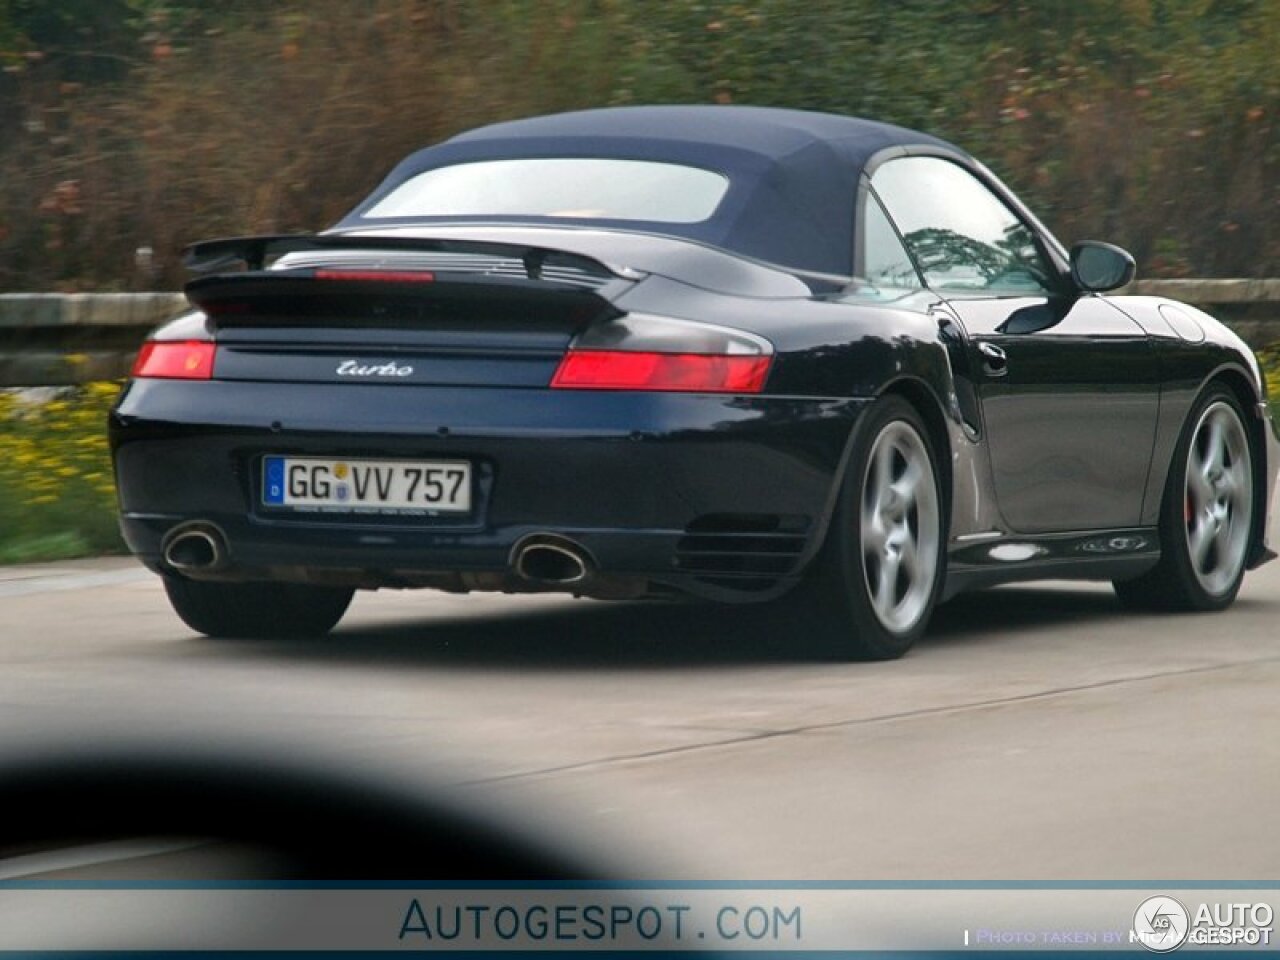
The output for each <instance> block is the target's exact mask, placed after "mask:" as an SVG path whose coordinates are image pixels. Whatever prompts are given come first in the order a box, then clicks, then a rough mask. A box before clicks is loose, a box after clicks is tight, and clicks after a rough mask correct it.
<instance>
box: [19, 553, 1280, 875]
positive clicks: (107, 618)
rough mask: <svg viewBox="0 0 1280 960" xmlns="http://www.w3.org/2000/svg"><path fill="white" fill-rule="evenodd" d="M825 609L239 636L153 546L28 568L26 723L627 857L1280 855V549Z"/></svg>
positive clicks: (598, 615)
mask: <svg viewBox="0 0 1280 960" xmlns="http://www.w3.org/2000/svg"><path fill="white" fill-rule="evenodd" d="M794 639H795V638H794V637H788V636H787V635H786V631H785V630H779V629H778V628H777V627H776V626H774V627H768V626H765V625H763V624H762V623H761V622H760V619H759V618H758V617H757V616H755V615H754V614H753V612H752V611H751V610H750V608H742V609H715V608H697V607H694V608H680V607H656V606H640V607H637V606H611V605H607V604H601V603H594V602H589V601H572V600H565V599H559V598H549V597H536V598H511V597H495V596H487V595H476V596H468V597H448V596H442V595H437V594H430V593H404V594H397V593H390V592H386V593H379V594H362V595H360V596H359V597H358V598H357V600H356V602H355V604H354V605H353V607H352V610H351V611H350V613H349V614H348V616H347V617H346V619H345V620H344V621H343V624H342V625H341V627H340V628H339V630H338V631H337V632H336V633H335V634H334V635H333V636H332V637H330V638H327V639H325V640H322V641H319V642H307V643H292V642H291V643H262V642H226V641H221V642H219V641H211V640H207V639H203V638H200V637H198V636H195V635H193V634H192V633H191V632H190V631H188V630H187V629H186V628H185V627H184V626H183V625H182V624H181V623H180V622H179V621H178V620H177V619H176V617H174V616H173V615H172V613H171V612H170V611H169V608H168V606H167V603H166V601H165V599H164V595H163V592H162V590H161V589H160V586H159V583H158V581H157V580H156V579H155V578H154V577H152V576H151V575H150V574H147V573H146V572H145V571H142V570H141V569H139V568H136V567H135V566H134V565H133V564H132V563H131V562H130V561H128V560H123V559H111V560H97V561H82V562H71V563H60V564H56V565H50V566H32V567H10V568H0V749H3V748H5V747H11V746H13V745H14V744H20V743H25V744H29V743H30V742H32V740H33V738H35V739H39V738H46V737H55V738H62V739H63V741H64V742H65V741H72V742H79V743H90V744H92V743H93V742H95V739H96V738H101V737H106V736H108V735H119V734H120V731H126V732H128V733H129V734H130V735H137V734H146V733H148V732H163V733H164V734H166V735H168V736H177V737H186V738H188V739H190V740H191V741H192V742H200V741H203V740H208V739H209V738H215V737H220V738H223V739H232V740H235V741H236V742H240V743H245V744H264V743H265V744H268V745H277V746H278V745H280V744H293V745H299V746H300V748H303V749H304V751H305V750H312V751H313V752H314V753H315V754H316V755H323V756H324V757H325V759H326V762H329V763H333V764H338V765H342V766H344V767H350V768H352V769H357V770H367V771H385V770H388V769H396V770H400V771H409V772H410V774H411V775H412V776H421V777H422V778H424V779H431V780H433V781H435V782H444V783H446V784H448V785H450V786H451V788H452V789H454V790H457V791H460V792H461V793H462V794H463V796H464V797H472V798H474V799H475V801H476V802H477V803H478V804H481V805H491V806H493V807H495V808H496V809H498V810H501V811H503V812H504V813H505V815H509V816H513V817H515V818H517V819H520V820H522V821H524V822H528V823H533V824H535V825H536V828H537V829H539V830H543V829H551V830H564V831H567V832H568V833H570V834H572V835H573V837H574V841H573V842H574V843H576V844H577V846H578V847H579V848H580V849H582V848H585V849H587V850H588V851H589V853H590V855H591V856H594V857H596V858H598V859H599V861H600V862H602V863H606V864H609V869H610V870H611V871H612V872H614V873H615V874H616V875H617V876H618V877H619V878H628V879H632V878H637V879H638V878H649V879H665V880H679V879H698V880H777V881H800V880H824V879H832V880H868V881H876V880H895V879H919V880H964V879H971V880H978V879H999V880H1055V879H1063V880H1068V879H1074V880H1156V879H1169V880H1173V879H1183V880H1240V881H1244V880H1275V879H1276V878H1277V876H1280V836H1278V835H1277V833H1276V831H1275V829H1274V825H1275V804H1276V798H1277V796H1280V696H1278V694H1280V562H1277V563H1274V564H1271V565H1270V566H1268V567H1265V568H1263V569H1262V570H1259V571H1256V572H1255V573H1253V574H1252V575H1250V576H1249V578H1248V579H1247V580H1246V583H1245V587H1244V590H1243V592H1242V593H1241V596H1240V598H1239V600H1238V601H1237V603H1236V604H1235V606H1234V607H1233V608H1232V609H1231V610H1229V611H1228V612H1226V613H1223V614H1216V615H1201V616H1181V617H1169V616H1138V615H1131V614H1126V613H1123V612H1121V611H1120V609H1119V608H1118V606H1117V604H1116V602H1115V600H1114V598H1113V596H1112V594H1111V592H1110V589H1109V588H1107V587H1105V586H1104V585H1100V584H1099V585H1093V584H1067V583H1047V584H1041V585H1035V586H1022V587H1011V588H1001V589H998V590H992V591H987V592H984V593H981V594H976V595H973V596H968V597H962V598H959V599H958V600H956V601H954V602H952V603H951V604H948V605H947V606H945V607H943V608H942V609H940V610H939V612H938V614H937V615H936V618H935V623H934V626H933V629H932V632H931V635H930V636H929V637H928V638H927V640H926V641H925V642H924V643H922V644H921V645H920V646H919V647H917V649H916V650H915V651H914V652H913V653H912V654H911V655H910V656H909V657H907V658H906V659H905V660H902V661H898V662H894V663H882V664H848V665H845V664H831V663H816V662H812V661H807V660H805V659H804V658H803V657H801V656H798V655H797V654H796V653H795V652H794V648H793V644H792V643H790V642H789V641H794Z"/></svg>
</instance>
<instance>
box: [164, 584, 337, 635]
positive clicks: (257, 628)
mask: <svg viewBox="0 0 1280 960" xmlns="http://www.w3.org/2000/svg"><path fill="white" fill-rule="evenodd" d="M164 589H165V593H167V594H168V595H169V603H171V604H172V605H173V609H174V611H175V612H176V613H177V614H178V616H179V617H181V618H182V622H183V623H185V624H186V625H187V626H189V627H190V628H191V629H192V630H195V631H197V632H199V633H203V634H205V635H206V636H209V637H236V638H249V637H258V638H262V639H276V638H284V637H319V636H323V635H324V634H326V633H328V632H329V631H330V630H332V629H333V628H334V626H335V625H336V624H337V623H338V621H339V620H341V619H342V615H343V614H344V613H345V612H346V610H347V606H348V605H349V604H350V603H351V597H352V595H353V594H354V593H355V591H354V590H352V589H351V588H349V587H316V586H311V585H309V584H301V583H262V582H254V583H218V582H213V581H200V580H188V579H186V578H184V577H178V576H174V575H172V574H165V576H164Z"/></svg>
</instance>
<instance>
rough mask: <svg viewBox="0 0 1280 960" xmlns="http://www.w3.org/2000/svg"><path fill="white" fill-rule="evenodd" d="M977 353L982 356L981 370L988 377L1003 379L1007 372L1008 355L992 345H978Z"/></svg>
mask: <svg viewBox="0 0 1280 960" xmlns="http://www.w3.org/2000/svg"><path fill="white" fill-rule="evenodd" d="M978 352H979V353H980V354H982V369H983V370H984V371H986V373H987V374H988V376H992V377H1003V376H1004V375H1005V374H1006V373H1008V372H1009V355H1008V354H1006V353H1005V352H1004V350H1002V349H1001V348H1000V347H997V346H996V345H995V344H994V343H980V344H978Z"/></svg>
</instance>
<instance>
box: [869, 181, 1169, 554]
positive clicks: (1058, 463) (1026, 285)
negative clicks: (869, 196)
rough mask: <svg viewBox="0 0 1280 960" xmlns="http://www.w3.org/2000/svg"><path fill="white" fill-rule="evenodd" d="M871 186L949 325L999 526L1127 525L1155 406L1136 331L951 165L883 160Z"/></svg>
mask: <svg viewBox="0 0 1280 960" xmlns="http://www.w3.org/2000/svg"><path fill="white" fill-rule="evenodd" d="M871 188H872V192H873V193H874V194H875V195H876V196H878V198H879V199H880V201H881V202H882V203H883V205H884V207H885V209H886V210H887V211H888V213H889V215H890V217H891V218H892V219H893V221H894V224H895V225H896V226H897V228H898V230H899V232H900V233H901V235H902V237H903V239H904V241H905V242H906V245H907V247H908V249H909V250H910V252H911V254H912V256H913V258H914V259H915V261H916V264H917V266H918V267H919V269H920V272H921V275H922V276H923V277H924V281H925V283H926V284H927V285H928V286H929V287H930V289H932V290H934V291H935V292H936V293H937V294H938V295H939V296H940V297H942V298H943V299H944V300H945V301H946V302H947V304H948V305H949V306H950V308H951V309H952V310H953V311H954V313H955V317H956V319H957V320H958V321H959V325H960V328H961V330H962V332H963V335H964V337H965V339H966V344H967V345H966V350H967V351H968V355H969V361H970V363H969V366H970V369H971V370H972V371H973V376H974V381H975V383H976V385H977V393H978V400H979V405H980V407H981V418H982V424H981V430H982V433H983V435H984V436H985V440H986V445H987V450H988V452H989V456H990V460H991V470H992V476H993V478H994V482H995V497H996V501H997V503H998V505H999V508H1000V513H1001V515H1002V516H1003V517H1004V519H1005V522H1006V523H1007V524H1008V525H1009V527H1010V529H1011V530H1014V531H1017V532H1021V533H1052V532H1065V531H1075V530H1097V529H1108V528H1120V527H1132V526H1137V525H1138V522H1139V518H1140V517H1141V513H1142V499H1143V491H1144V490H1145V487H1146V482H1147V471H1148V468H1149V464H1150V458H1151V449H1152V444H1153V441H1154V438H1155V428H1156V416H1157V412H1158V405H1159V380H1158V371H1157V366H1156V357H1155V352H1154V349H1153V347H1152V345H1151V344H1150V343H1149V342H1148V340H1147V338H1146V335H1145V333H1144V332H1143V331H1142V329H1141V328H1140V327H1139V326H1138V325H1137V324H1136V323H1134V322H1133V321H1132V320H1131V319H1130V318H1129V317H1128V316H1126V315H1125V314H1123V313H1121V312H1120V311H1119V310H1117V309H1116V308H1115V307H1114V306H1112V305H1111V304H1110V303H1109V302H1108V301H1107V300H1106V299H1105V298H1103V297H1099V296H1094V295H1084V296H1080V295H1078V294H1077V293H1076V292H1075V291H1074V290H1073V289H1067V287H1068V286H1069V282H1068V281H1066V280H1065V278H1063V277H1062V276H1061V271H1060V270H1059V268H1057V267H1055V266H1054V264H1053V262H1052V260H1051V259H1050V258H1049V257H1048V256H1047V255H1046V254H1045V248H1044V245H1043V241H1042V240H1040V239H1038V236H1037V233H1036V231H1035V229H1034V228H1033V227H1031V226H1030V225H1028V224H1027V223H1026V222H1024V221H1023V220H1022V219H1021V218H1020V217H1019V216H1018V215H1017V214H1016V213H1015V212H1014V210H1013V209H1012V208H1011V207H1010V206H1009V205H1007V204H1006V203H1005V202H1004V201H1003V200H1001V199H1000V197H999V196H998V195H997V194H996V193H995V192H993V190H992V189H991V188H990V187H988V186H987V185H986V184H985V183H983V182H982V181H981V180H980V179H979V178H978V177H977V176H975V175H974V174H973V173H972V172H970V171H969V170H967V169H965V168H964V167H962V166H960V165H959V164H958V163H955V162H953V161H951V160H948V159H944V158H941V157H927V156H913V157H902V158H898V159H894V160H890V161H888V162H886V163H884V164H882V165H881V166H879V167H878V168H877V169H876V171H875V172H874V174H873V175H872V178H871Z"/></svg>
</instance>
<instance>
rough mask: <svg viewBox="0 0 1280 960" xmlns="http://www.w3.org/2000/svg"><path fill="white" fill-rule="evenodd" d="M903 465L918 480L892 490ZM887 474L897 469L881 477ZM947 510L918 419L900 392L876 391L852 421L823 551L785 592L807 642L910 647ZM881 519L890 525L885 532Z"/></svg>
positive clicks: (930, 589)
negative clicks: (794, 586) (904, 493)
mask: <svg viewBox="0 0 1280 960" xmlns="http://www.w3.org/2000/svg"><path fill="white" fill-rule="evenodd" d="M884 471H887V472H884ZM909 473H911V474H912V475H914V476H915V477H916V480H915V481H914V482H913V483H911V484H909V485H908V487H907V488H906V489H910V490H911V491H912V493H911V494H910V495H909V496H906V497H903V496H901V495H899V493H898V491H899V490H901V489H903V488H902V487H901V482H902V481H903V480H906V479H907V478H908V475H909ZM886 476H888V477H892V478H893V479H892V480H891V481H890V482H889V483H888V484H887V486H886V484H885V482H884V480H885V478H886ZM895 484H898V486H895ZM891 490H892V491H893V492H892V493H890V491H891ZM946 517H947V511H946V507H945V501H944V498H943V494H942V490H941V485H940V483H939V474H938V467H937V455H936V453H935V451H934V450H933V447H932V444H931V443H930V442H929V433H928V430H927V429H926V427H925V425H924V421H923V420H922V419H921V418H920V415H919V413H917V412H916V409H915V408H914V407H913V406H911V404H910V403H908V402H907V401H906V400H905V399H903V398H902V397H898V396H887V397H882V398H881V399H879V400H877V401H876V402H875V404H874V405H873V406H872V407H871V409H870V410H868V411H867V412H866V414H864V415H863V417H862V418H861V420H860V421H859V423H858V426H857V428H856V433H855V436H854V441H853V450H852V453H851V457H850V460H849V464H848V467H847V469H846V471H845V477H844V480H843V481H842V485H841V491H840V495H839V501H838V503H837V505H836V509H835V513H834V515H833V516H832V518H831V525H830V527H829V528H828V530H827V538H826V542H825V544H824V546H823V548H822V552H821V553H820V554H819V555H818V557H817V558H816V560H815V561H814V566H813V567H812V568H811V570H810V573H809V576H808V579H807V580H806V582H805V583H804V584H802V585H801V587H800V588H798V589H797V590H796V591H794V592H793V594H792V595H791V596H789V597H788V598H787V601H788V608H789V610H790V612H791V613H792V615H793V622H797V623H802V624H804V626H803V629H805V630H806V631H807V633H808V640H809V646H810V649H812V650H813V651H814V652H815V653H817V654H819V655H822V656H827V657H837V658H840V659H854V660H891V659H895V658H897V657H901V656H902V655H903V654H904V653H906V652H907V651H908V650H909V649H910V648H911V645H912V644H914V643H915V642H916V640H918V639H919V638H920V636H921V635H923V633H924V632H925V629H926V628H927V626H928V623H929V616H930V615H931V613H932V612H933V608H934V605H935V604H936V603H937V599H938V592H939V589H940V588H941V585H942V580H943V573H944V566H945V557H946V553H945V551H946V525H947V520H946ZM886 523H888V524H889V525H890V526H891V528H892V529H890V530H888V531H887V532H886V531H885V529H884V528H885V524H886ZM879 540H882V541H883V542H882V543H877V542H876V541H879ZM908 548H909V549H908ZM895 558H896V559H895ZM908 558H910V564H909V567H908V569H906V570H905V571H904V567H903V564H904V563H906V562H907V560H908ZM873 581H874V583H873ZM882 584H883V586H881V585H882Z"/></svg>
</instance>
